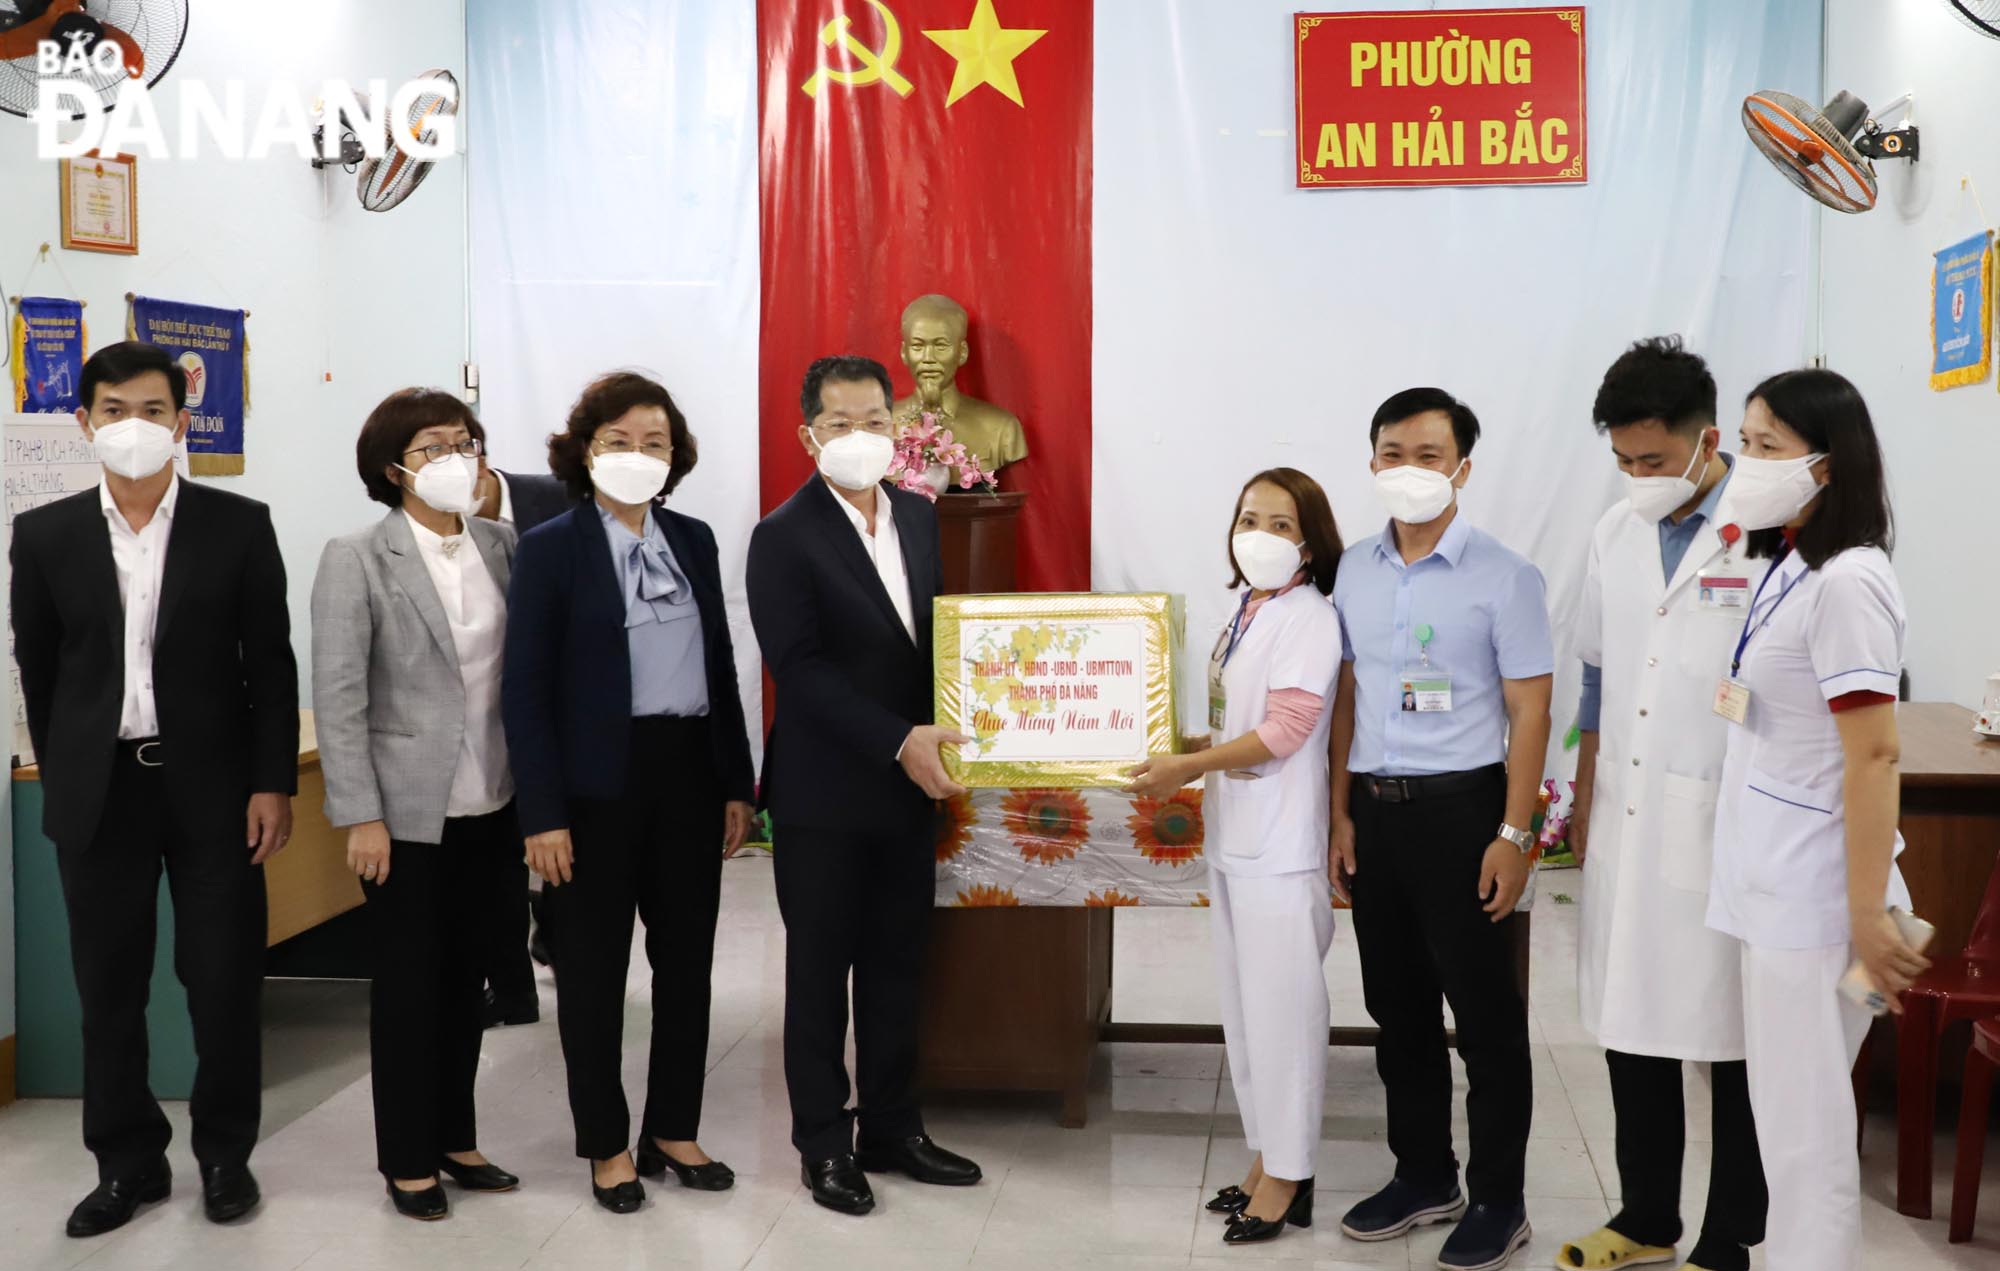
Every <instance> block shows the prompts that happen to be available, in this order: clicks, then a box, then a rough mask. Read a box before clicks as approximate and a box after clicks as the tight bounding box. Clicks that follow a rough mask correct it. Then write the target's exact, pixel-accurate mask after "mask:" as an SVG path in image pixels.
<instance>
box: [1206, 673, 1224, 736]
mask: <svg viewBox="0 0 2000 1271" xmlns="http://www.w3.org/2000/svg"><path fill="white" fill-rule="evenodd" d="M1228 710H1229V693H1228V690H1226V689H1224V688H1223V687H1222V659H1221V658H1210V659H1209V660H1208V731H1209V732H1211V733H1214V734H1218V735H1219V734H1220V733H1221V732H1222V729H1223V720H1224V718H1225V717H1226V715H1227V713H1228Z"/></svg>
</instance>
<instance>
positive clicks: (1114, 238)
mask: <svg viewBox="0 0 2000 1271" xmlns="http://www.w3.org/2000/svg"><path fill="white" fill-rule="evenodd" d="M1301 7H1306V8H1311V7H1313V6H1309V5H1308V6H1301V5H1299V4H1298V3H1296V0H1228V2H1227V3H1220V2H1218V0H1097V82H1096V101H1097V125H1096V127H1097V130H1096V225H1097V234H1096V291H1095V316H1096V336H1095V338H1096V354H1095V367H1094V381H1093V382H1094V389H1095V393H1096V400H1095V403H1094V407H1093V409H1094V414H1095V418H1096V431H1095V448H1096V457H1095V464H1096V477H1095V487H1096V488H1095V496H1094V497H1095V499H1096V507H1095V513H1094V519H1095V524H1096V526H1097V532H1096V535H1095V541H1094V542H1093V544H1092V563H1093V564H1092V573H1093V581H1094V583H1095V585H1096V586H1097V587H1098V588H1099V589H1100V590H1113V591H1124V590H1148V591H1152V590H1163V591H1179V592H1184V593H1186V595H1187V597H1188V608H1189V638H1188V648H1189V649H1190V651H1192V652H1194V653H1198V654H1199V653H1205V652H1206V651H1207V649H1208V642H1209V639H1210V638H1211V636H1212V633H1213V632H1214V631H1215V630H1216V629H1217V628H1218V627H1219V626H1220V624H1221V623H1222V622H1224V621H1225V620H1226V618H1227V612H1226V606H1227V603H1228V602H1227V593H1225V592H1224V590H1223V584H1224V583H1225V582H1226V581H1227V577H1228V565H1227V558H1226V556H1225V554H1224V542H1225V538H1226V535H1227V529H1228V518H1229V513H1230V508H1231V506H1232V503H1233V500H1234V498H1235V495H1236V492H1237V490H1238V488H1239V487H1240V486H1241V483H1242V482H1243V480H1244V479H1245V478H1247V477H1248V476H1249V475H1250V474H1251V473H1253V472H1256V471H1258V470H1259V469H1262V468H1265V467H1270V466H1276V465H1288V466H1291V467H1296V468H1301V469H1304V470H1305V471H1307V472H1309V473H1311V474H1313V475H1314V476H1315V477H1317V478H1318V479H1319V480H1320V482H1321V483H1322V484H1323V485H1324V486H1325V487H1326V489H1327V493H1328V496H1329V497H1330V498H1331V500H1332V502H1333V507H1334V512H1335V514H1336V516H1337V517H1338V519H1339V521H1340V528H1341V532H1342V534H1343V536H1344V537H1345V538H1346V539H1347V540H1348V541H1349V542H1353V541H1354V540H1356V539H1359V538H1362V537H1365V536H1367V535H1370V534H1374V533H1377V532H1378V531H1380V529H1381V528H1382V527H1383V524H1384V517H1383V513H1382V512H1381V510H1380V509H1379V507H1378V506H1377V504H1376V503H1375V501H1374V498H1373V496H1372V494H1371V487H1370V484H1369V476H1368V471H1367V459H1368V441H1367V428H1368V419H1369V416H1370V415H1371V414H1372V413H1373V412H1374V409H1375V407H1376V406H1377V405H1378V404H1379V403H1380V402H1381V401H1382V400H1383V399H1384V398H1386V397H1387V396H1388V395H1389V394H1391V393H1393V392H1395V391H1397V390H1399V389H1402V388H1407V387H1410V386H1413V385H1417V384H1437V385H1440V386H1442V387H1444V388H1447V389H1449V390H1450V391H1452V392H1454V393H1456V394H1458V395H1459V396H1460V397H1462V398H1464V399H1465V400H1466V401H1467V402H1468V403H1470V404H1471V406H1472V407H1473V409H1474V410H1475V411H1477V412H1478V414H1479V417H1480V420H1481V423H1482V424H1483V425H1484V429H1485V435H1484V438H1483V440H1481V442H1480V443H1479V447H1478V449H1477V451H1476V452H1475V454H1474V458H1473V468H1474V471H1473V473H1472V476H1471V479H1470V482H1469V484H1468V487H1467V490H1466V493H1465V499H1464V506H1465V509H1466V512H1467V513H1468V514H1469V515H1470V516H1471V518H1472V520H1473V522H1474V523H1475V524H1477V525H1479V526H1481V527H1483V528H1485V529H1486V530H1488V531H1490V532H1492V533H1493V534H1495V535H1497V536H1498V537H1499V538H1500V539H1501V540H1502V541H1504V542H1506V543H1507V544H1508V545H1510V546H1512V547H1514V548H1515V549H1516V550H1518V551H1521V552H1523V553H1525V554H1526V555H1528V556H1529V557H1530V558H1531V559H1533V560H1534V561H1535V562H1536V563H1537V564H1538V565H1539V566H1541V568H1542V571H1543V572H1544V574H1545V575H1546V576H1547V578H1548V581H1549V598H1550V610H1551V613H1552V615H1553V616H1554V619H1555V622H1556V627H1557V637H1556V644H1557V650H1556V651H1557V659H1558V661H1557V665H1558V668H1559V671H1558V679H1557V694H1556V707H1555V715H1556V729H1555V735H1556V737H1557V739H1558V744H1559V739H1560V738H1561V736H1562V734H1563V733H1564V732H1565V731H1566V730H1567V728H1568V726H1569V723H1570V721H1571V720H1572V719H1573V718H1574V707H1575V695H1576V679H1577V672H1576V669H1575V659H1574V656H1573V654H1572V652H1571V650H1572V648H1573V642H1572V641H1571V639H1570V638H1569V633H1568V632H1567V630H1566V629H1565V628H1566V627H1567V624H1568V619H1569V618H1570V616H1571V615H1572V613H1573V612H1574V609H1575V603H1576V596H1577V591H1578V588H1579V585H1580V583H1581V575H1582V570H1583V563H1584V558H1585V551H1586V547H1587V543H1588V537H1589V533H1590V529H1591V527H1592V525H1593V524H1594V523H1595V522H1596V520H1597V518H1598V516H1599V515H1600V514H1601V513H1602V512H1603V510H1604V509H1605V508H1606V507H1607V506H1609V505H1610V504H1611V503H1612V502H1613V501H1614V500H1615V498H1616V497H1618V489H1619V487H1618V476H1617V473H1616V470H1615V469H1614V467H1613V466H1612V461H1611V455H1610V451H1609V447H1608V445H1607V443H1606V442H1605V441H1603V440H1602V439H1600V438H1599V437H1597V435H1596V434H1595V432H1594V431H1593V429H1592V427H1591V419H1590V404H1591V399H1592V398H1593V396H1594V395H1595V393H1596V388H1597V382H1598V380H1599V378H1600V377H1601V376H1602V374H1603V372H1604V369H1605V367H1606V366H1608V365H1609V364H1610V362H1611V360H1612V358H1614V357H1615V356H1616V355H1617V354H1618V352H1619V351H1620V349H1622V348H1623V347H1624V346H1625V345H1626V344H1627V343H1628V342H1630V341H1631V340H1633V339H1636V338H1638V337H1641V336H1647V335H1654V334H1659V333H1665V332H1681V333H1684V334H1685V335H1686V336H1687V337H1688V339H1689V340H1690V342H1691V344H1692V346H1693V347H1694V348H1695V349H1696V350H1697V351H1699V352H1701V353H1702V354H1703V355H1704V356H1706V357H1707V358H1708V359H1709V361H1710V363H1711V365H1712V366H1713V368H1714V370H1715V373H1716V379H1717V381H1718V384H1719V387H1720V389H1721V405H1720V411H1719V413H1720V416H1721V419H1720V422H1721V424H1722V428H1723V433H1724V435H1725V437H1726V438H1727V439H1728V444H1729V445H1730V446H1731V447H1732V448H1733V447H1734V445H1735V432H1736V424H1737V422H1738V420H1739V419H1740V418H1741V415H1740V411H1739V409H1738V407H1739V405H1740V402H1741V400H1742V396H1743V394H1744V393H1745V392H1746V391H1747V390H1748V389H1749V388H1750V387H1751V385H1753V384H1754V383H1755V382H1756V381H1757V380H1758V379H1760V378H1762V377H1763V376H1764V375H1766V374H1768V373H1770V372H1772V371H1775V370H1779V369H1783V368H1786V367H1792V366H1797V365H1800V364H1801V363H1802V361H1803V360H1804V359H1805V357H1806V353H1807V339H1806V337H1807V317H1808V313H1809V303H1808V302H1809V298H1810V296H1811V293H1812V286H1813V283H1814V275H1813V264H1812V262H1813V259H1814V253H1813V250H1812V249H1813V239H1812V235H1813V227H1814V217H1813V209H1814V206H1815V205H1814V204H1812V203H1811V202H1810V201H1809V200H1807V199H1806V198H1805V197H1804V196H1802V195H1800V194H1799V193H1798V192H1797V191H1795V190H1794V189H1793V188H1792V187H1791V186H1790V185H1788V184H1787V183H1786V182H1785V181H1784V180H1783V179H1782V178H1781V177H1779V176H1778V174H1777V173H1775V172H1773V171H1771V170H1770V169H1769V167H1768V165H1767V164H1766V163H1765V161H1764V160H1763V159H1761V158H1759V157H1758V156H1757V155H1756V154H1755V153H1754V152H1753V151H1752V149H1751V147H1750V145H1749V143H1748V142H1747V140H1746V139H1745V137H1744V134H1743V129H1742V126H1741V124H1740V123H1739V122H1738V110H1739V108H1740V106H1741V104H1742V100H1743V97H1744V95H1745V94H1746V93H1749V92H1751V91H1753V90H1755V89H1758V88H1784V89H1786V90H1788V91H1791V92H1795V93H1797V94H1799V95H1800V96H1803V97H1806V98H1809V99H1811V100H1815V101H1817V100H1819V79H1820V75H1819V65H1820V13H1821V6H1820V3H1819V0H1693V2H1692V3H1675V4H1661V3H1657V2H1656V0H1606V2H1602V3H1596V4H1592V5H1590V6H1589V7H1588V9H1587V13H1588V24H1587V35H1588V57H1589V61H1588V69H1587V78H1588V89H1589V130H1590V181H1589V184H1588V185H1586V186H1581V187H1577V186H1562V187H1545V188H1537V187H1516V188H1511V189H1508V188H1485V189H1481V188H1466V189H1430V190H1306V191H1300V190H1294V189H1293V188H1292V179H1293V167H1292V163H1293V160H1292V153H1293V141H1292V136H1291V128H1292V122H1293V106H1292V83H1293V77H1292V46H1291V41H1290V30H1291V21H1290V19H1291V14H1292V12H1293V11H1294V10H1295V9H1298V8H1301ZM1319 7H1322V8H1326V9H1343V8H1353V9H1383V8H1407V9H1425V8H1431V7H1435V6H1432V5H1427V4H1411V3H1403V4H1397V3H1394V0H1369V2H1368V3H1366V4H1353V5H1345V4H1327V5H1322V6H1319ZM1200 660H1201V659H1200V658H1199V657H1191V658H1190V659H1189V662H1190V667H1189V679H1188V684H1187V687H1188V689H1189V695H1188V698H1187V700H1189V701H1191V702H1198V701H1200V700H1202V699H1201V698H1200V696H1199V694H1198V692H1197V691H1196V690H1198V688H1199V678H1200V675H1201V672H1202V668H1201V667H1199V666H1194V665H1192V664H1193V663H1196V662H1199V661H1200ZM1184 722H1186V723H1188V724H1190V725H1192V724H1194V723H1195V722H1196V721H1194V720H1193V719H1192V718H1190V719H1189V720H1187V721H1184Z"/></svg>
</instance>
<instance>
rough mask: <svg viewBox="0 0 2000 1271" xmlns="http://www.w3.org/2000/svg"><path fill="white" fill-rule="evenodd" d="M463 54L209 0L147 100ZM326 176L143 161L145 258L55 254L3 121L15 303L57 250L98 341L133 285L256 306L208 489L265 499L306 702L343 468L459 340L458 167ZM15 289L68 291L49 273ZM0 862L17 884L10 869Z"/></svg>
mask: <svg viewBox="0 0 2000 1271" xmlns="http://www.w3.org/2000/svg"><path fill="white" fill-rule="evenodd" d="M464 60H465V59H464V9H463V5H462V3H461V0H423V2H422V3H419V4H413V3H406V2H405V0H350V2H348V3H344V4H337V5H288V6H285V9H284V14H283V20H282V22H280V21H278V20H277V19H276V18H274V17H273V10H272V8H271V6H269V5H267V4H262V3H257V2H256V0H207V2H206V3H203V4H201V5H198V6H196V8H195V12H194V16H193V21H192V23H191V24H190V27H189V32H188V40H187V45H186V48H185V49H184V51H183V52H182V54H181V57H180V61H179V63H178V64H177V65H176V66H175V67H174V69H173V71H172V72H171V73H170V74H169V76H168V77H167V79H166V80H165V81H164V82H163V83H162V85H161V86H160V89H159V90H157V91H156V101H157V103H158V105H159V107H160V114H161V119H162V122H163V124H164V125H165V128H166V131H167V135H168V137H169V138H173V137H176V136H177V135H178V129H179V123H178V121H179V118H180V114H179V111H178V109H177V108H176V105H175V100H176V99H175V96H174V93H173V87H174V84H175V83H176V81H180V80H185V79H192V78H197V77H198V78H200V79H202V80H205V81H207V82H209V83H210V84H211V86H213V87H215V88H216V89H217V90H218V91H219V90H220V88H221V85H222V84H223V82H225V81H227V80H230V79H240V80H242V81H244V82H245V83H246V85H247V92H248V98H249V100H250V102H251V103H252V104H253V117H254V109H255V107H256V105H258V104H261V102H262V101H263V100H264V96H265V85H267V84H269V83H271V82H274V81H277V82H288V83H293V84H297V85H300V86H301V87H302V89H303V91H304V95H305V98H306V100H308V101H310V100H311V99H312V98H313V97H315V96H317V95H318V93H319V85H320V84H321V83H322V82H323V81H324V80H325V79H328V78H343V79H348V80H351V81H355V82H357V83H365V82H366V81H368V80H370V79H375V78H381V79H386V80H389V81H390V82H392V83H394V82H398V81H400V80H402V79H405V78H408V77H410V76H413V75H415V74H416V73H418V72H420V71H423V70H425V69H427V68H430V67H433V66H441V67H446V68H449V69H451V70H452V71H454V72H456V73H459V74H460V75H461V78H462V75H463V70H464ZM327 171H328V173H329V174H330V175H329V176H327V177H324V178H323V177H322V176H320V175H318V174H316V173H314V172H313V170H312V169H311V168H310V167H308V166H307V165H306V163H305V161H304V160H302V159H299V158H297V157H296V155H294V154H292V153H291V152H290V151H286V152H284V153H282V154H280V155H274V156H273V157H270V158H268V159H265V160H262V161H255V162H253V161H247V160H246V161H238V162H232V161H228V160H225V159H222V158H220V157H217V156H214V155H213V154H210V155H208V156H205V157H203V158H202V159H200V160H197V161H194V162H182V161H176V160H167V161H145V160H142V161H141V162H140V165H139V180H138V185H139V224H140V254H139V255H138V256H136V257H125V256H108V255H102V254H98V253H92V252H66V251H63V250H62V249H61V247H60V246H59V244H60V243H61V231H60V227H59V224H58V215H57V167H56V164H55V162H54V161H53V160H49V161H42V160H38V159H37V158H36V157H35V130H34V127H33V125H31V124H30V123H29V122H28V121H26V120H22V119H17V118H15V117H13V116H0V191H4V192H5V197H4V198H0V288H4V290H6V291H7V293H8V294H13V293H16V292H19V291H20V290H21V288H22V282H23V278H24V275H25V274H26V272H27V269H28V266H29V264H30V262H31V260H32V258H33V255H34V252H35V249H36V247H37V246H38V245H40V244H41V243H43V242H48V243H51V244H58V246H57V247H56V249H55V255H56V256H57V257H58V258H59V260H60V262H61V267H62V270H63V271H64V272H65V273H66V274H67V275H68V277H69V278H70V280H72V281H73V282H74V283H75V284H76V286H77V288H78V289H79V291H80V294H81V295H82V296H83V298H84V299H85V300H87V301H88V302H89V307H88V308H87V309H86V310H85V314H84V317H85V321H86V322H87V323H88V325H89V328H90V347H91V348H92V349H96V348H99V347H101V346H103V345H105V344H108V343H112V342H114V341H117V340H120V339H123V338H124V326H125V313H126V305H125V299H124V297H125V293H126V292H128V291H137V292H139V293H141V294H146V295H153V296H160V297H163V298H167V299H174V300H188V301H195V302H199V303H203V304H216V305H226V306H231V307H241V308H246V309H248V310H250V314H251V316H250V323H249V338H250V349H251V354H250V356H251V394H252V400H251V412H250V416H249V420H248V424H247V427H246V440H245V448H246V452H247V462H246V473H245V475H244V476H242V477H232V478H216V479H213V483H214V484H215V485H217V486H219V487H220V488H223V489H228V490H233V491H236V492H238V493H241V494H244V495H247V496H249V497H251V498H254V499H260V500H262V501H264V502H266V503H269V504H270V505H271V508H272V513H273V518H274V520H275V522H276V525H277V530H278V537H279V542H280V545H281V546H282V548H283V550H284V555H285V566H286V569H287V571H288V574H289V577H290V584H291V587H290V590H291V595H290V603H291V612H292V631H293V645H294V647H295V648H296V650H297V652H298V657H299V669H300V679H301V683H302V691H303V686H305V685H307V684H309V682H310V671H309V665H310V663H309V658H310V655H311V638H310V632H309V625H310V623H309V612H308V599H309V597H310V594H311V589H312V576H313V570H314V568H315V566H316V565H317V563H318V560H319V552H320V548H321V546H322V545H323V544H324V543H325V542H326V540H327V539H328V538H329V537H332V536H333V535H336V534H339V533H343V532H345V531H347V530H350V529H353V528H356V527H357V526H359V525H361V524H363V523H365V522H366V521H367V520H369V519H371V518H372V517H373V516H374V514H375V512H376V511H380V509H379V508H377V507H375V505H372V504H370V503H368V502H367V500H366V496H365V495H364V493H363V492H362V488H361V482H360V479H359V477H358V476H357V475H356V473H355V470H354V437H355V434H356V432H357V431H358V430H359V428H360V425H361V421H362V419H363V418H364V417H365V416H366V414H367V412H368V410H369V408H370V407H371V406H372V405H373V404H374V403H375V402H376V401H377V400H379V399H380V398H381V397H382V396H383V395H384V394H386V393H387V392H388V391H390V390H391V389H394V388H398V387H401V386H404V385H407V384H433V385H439V386H445V387H453V386H455V385H456V383H457V379H458V364H459V362H460V361H461V360H462V358H463V356H464V353H463V350H464V347H465V323H464V287H465V269H464V255H465V224H464V177H465V174H464V167H463V164H462V163H459V162H456V161H453V162H448V163H445V164H441V165H440V166H439V167H438V168H437V169H436V170H435V171H434V172H433V173H432V175H431V177H430V179H429V181H428V182H427V183H426V184H425V185H424V186H423V188H422V189H420V190H418V191H417V192H416V194H415V195H414V196H413V197H412V198H411V200H410V201H409V202H408V203H406V204H405V205H404V206H402V207H401V208H398V209H397V210H395V211H393V212H390V213H387V214H385V215H376V214H372V213H365V212H363V211H362V210H361V207H360V204H359V203H358V202H356V200H355V197H354V178H353V177H352V176H349V175H347V174H345V173H342V172H341V171H340V170H339V169H337V168H335V169H328V170H327ZM28 290H29V291H30V292H32V293H34V294H40V295H51V294H53V295H63V294H70V293H69V292H68V291H67V290H66V287H65V284H64V283H63V282H62V280H61V278H60V277H59V276H58V274H57V273H56V271H55V269H54V268H53V267H51V266H47V265H44V266H42V267H41V268H40V269H38V270H36V271H35V273H34V276H33V277H32V279H31V280H30V281H29V283H28ZM329 375H331V379H330V380H329V379H328V378H327V377H328V376H329ZM371 509H373V510H371ZM0 863H5V864H7V865H8V866H9V868H7V869H6V870H5V871H4V877H5V878H6V879H11V877H12V870H11V861H6V862H0ZM4 887H5V884H4V883H0V889H4ZM0 898H4V896H0ZM12 917H13V906H12V904H11V901H9V903H7V904H5V905H4V906H0V1035H5V1034H6V1033H8V1032H11V1031H12V1028H13V996H12V990H13V944H14V942H13V932H12V925H11V924H12Z"/></svg>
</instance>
